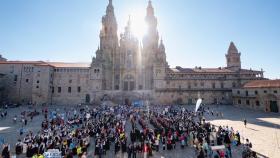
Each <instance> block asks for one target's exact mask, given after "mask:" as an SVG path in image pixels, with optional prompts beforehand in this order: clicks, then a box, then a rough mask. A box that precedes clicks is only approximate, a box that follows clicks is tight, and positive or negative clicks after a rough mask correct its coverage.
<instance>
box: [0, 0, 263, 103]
mask: <svg viewBox="0 0 280 158" xmlns="http://www.w3.org/2000/svg"><path fill="white" fill-rule="evenodd" d="M145 20H146V23H147V24H148V32H147V35H146V36H145V37H144V38H143V39H142V40H141V43H142V45H140V44H139V43H140V40H139V39H137V38H136V37H135V36H134V35H133V34H132V33H131V22H130V20H129V21H128V23H127V26H126V27H125V28H124V31H123V33H122V34H121V35H120V36H118V34H117V31H118V25H117V20H116V18H115V13H114V7H113V3H112V0H109V4H108V6H107V8H106V13H105V15H104V16H103V17H102V20H101V22H102V28H101V30H100V34H99V38H100V44H99V46H98V49H97V50H96V53H95V57H93V58H92V61H91V63H59V62H44V61H3V62H0V73H2V74H5V78H4V79H5V81H6V88H5V89H6V90H5V93H6V94H7V96H8V98H7V100H9V101H13V102H29V101H31V102H33V103H37V104H79V103H99V102H101V101H104V100H110V101H112V102H114V103H125V104H130V103H132V102H133V101H139V100H149V101H150V102H151V103H153V104H194V103H195V101H196V100H197V98H199V97H201V98H202V99H203V102H204V103H206V104H217V103H223V104H232V89H233V88H238V87H240V86H241V85H242V84H244V83H246V82H248V81H251V80H262V79H263V71H256V70H251V69H250V70H249V69H243V68H242V67H241V58H240V57H241V54H240V53H239V52H238V50H237V48H236V46H235V45H234V43H233V42H231V43H230V46H229V49H228V51H227V53H226V56H225V57H226V62H227V66H226V67H218V68H202V67H195V68H182V67H180V66H177V67H175V68H171V67H170V66H169V65H168V62H167V60H166V52H165V45H164V43H163V40H159V33H158V30H157V24H158V22H157V18H156V16H155V11H154V8H153V6H152V2H151V1H149V3H148V7H147V10H146V17H145ZM119 37H120V39H119Z"/></svg>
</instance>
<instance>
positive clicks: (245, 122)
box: [244, 119, 247, 128]
mask: <svg viewBox="0 0 280 158" xmlns="http://www.w3.org/2000/svg"><path fill="white" fill-rule="evenodd" d="M246 125H247V120H246V119H244V126H245V128H247V127H246Z"/></svg>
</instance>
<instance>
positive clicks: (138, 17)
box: [130, 12, 147, 40]
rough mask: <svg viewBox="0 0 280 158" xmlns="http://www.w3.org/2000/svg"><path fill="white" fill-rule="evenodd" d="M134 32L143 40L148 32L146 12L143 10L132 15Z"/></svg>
mask: <svg viewBox="0 0 280 158" xmlns="http://www.w3.org/2000/svg"><path fill="white" fill-rule="evenodd" d="M130 19H131V30H132V33H133V34H134V35H135V36H136V37H137V38H138V40H141V39H142V38H143V37H144V35H145V34H146V32H147V24H146V22H145V14H143V13H142V12H133V13H132V14H131V15H130Z"/></svg>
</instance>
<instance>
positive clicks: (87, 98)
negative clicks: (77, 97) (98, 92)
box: [86, 94, 90, 103]
mask: <svg viewBox="0 0 280 158" xmlns="http://www.w3.org/2000/svg"><path fill="white" fill-rule="evenodd" d="M89 102H90V95H89V94H86V103H89Z"/></svg>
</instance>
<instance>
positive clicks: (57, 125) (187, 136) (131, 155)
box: [2, 105, 256, 158]
mask: <svg viewBox="0 0 280 158" xmlns="http://www.w3.org/2000/svg"><path fill="white" fill-rule="evenodd" d="M174 107H176V108H174ZM174 107H171V106H168V107H167V106H154V107H151V108H150V109H149V111H146V110H145V108H138V107H133V106H126V105H118V106H114V107H109V106H97V107H89V106H85V107H81V106H79V107H75V108H69V109H67V108H64V109H55V110H49V109H48V108H43V109H42V112H41V113H42V114H41V116H37V114H38V112H37V111H36V110H34V111H33V112H34V113H32V115H28V116H29V117H30V120H32V119H33V117H42V116H43V118H44V119H43V121H42V123H41V129H40V130H39V131H25V132H24V131H23V130H20V135H22V137H21V138H22V139H19V140H18V142H17V143H16V145H15V149H14V150H15V153H16V155H25V157H28V158H44V153H46V152H48V150H50V149H57V151H59V152H60V154H61V156H62V157H65V158H72V157H74V156H76V157H80V158H86V157H100V158H101V157H104V156H105V155H106V154H107V153H108V152H109V151H114V154H127V157H128V158H136V157H139V156H144V157H150V156H153V155H154V152H159V151H165V150H167V151H169V150H184V149H185V148H187V147H188V148H193V149H194V150H195V155H196V156H197V158H213V157H214V158H233V156H232V148H236V147H237V148H238V147H239V146H243V147H242V157H243V158H254V157H256V154H255V153H254V152H252V151H251V147H252V144H251V143H250V141H249V140H248V139H247V140H246V142H245V144H244V145H241V136H240V134H239V132H238V131H236V130H234V129H233V128H231V127H228V126H219V127H216V126H214V125H212V124H210V123H209V122H207V121H206V120H205V118H204V115H214V112H213V111H210V109H209V108H201V109H200V111H199V112H193V111H188V110H187V109H184V108H181V107H177V106H174ZM34 114H36V115H34ZM217 115H218V116H223V115H222V113H220V112H219V113H217ZM21 118H22V120H24V123H23V125H22V126H24V125H26V123H27V118H28V117H27V114H26V113H22V116H21ZM25 120H26V121H25ZM213 146H215V147H218V148H213ZM178 148H180V149H178ZM240 149H241V148H240ZM89 151H93V152H89ZM10 155H11V154H10V147H9V145H7V144H5V145H4V146H3V150H2V157H3V158H10Z"/></svg>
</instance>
